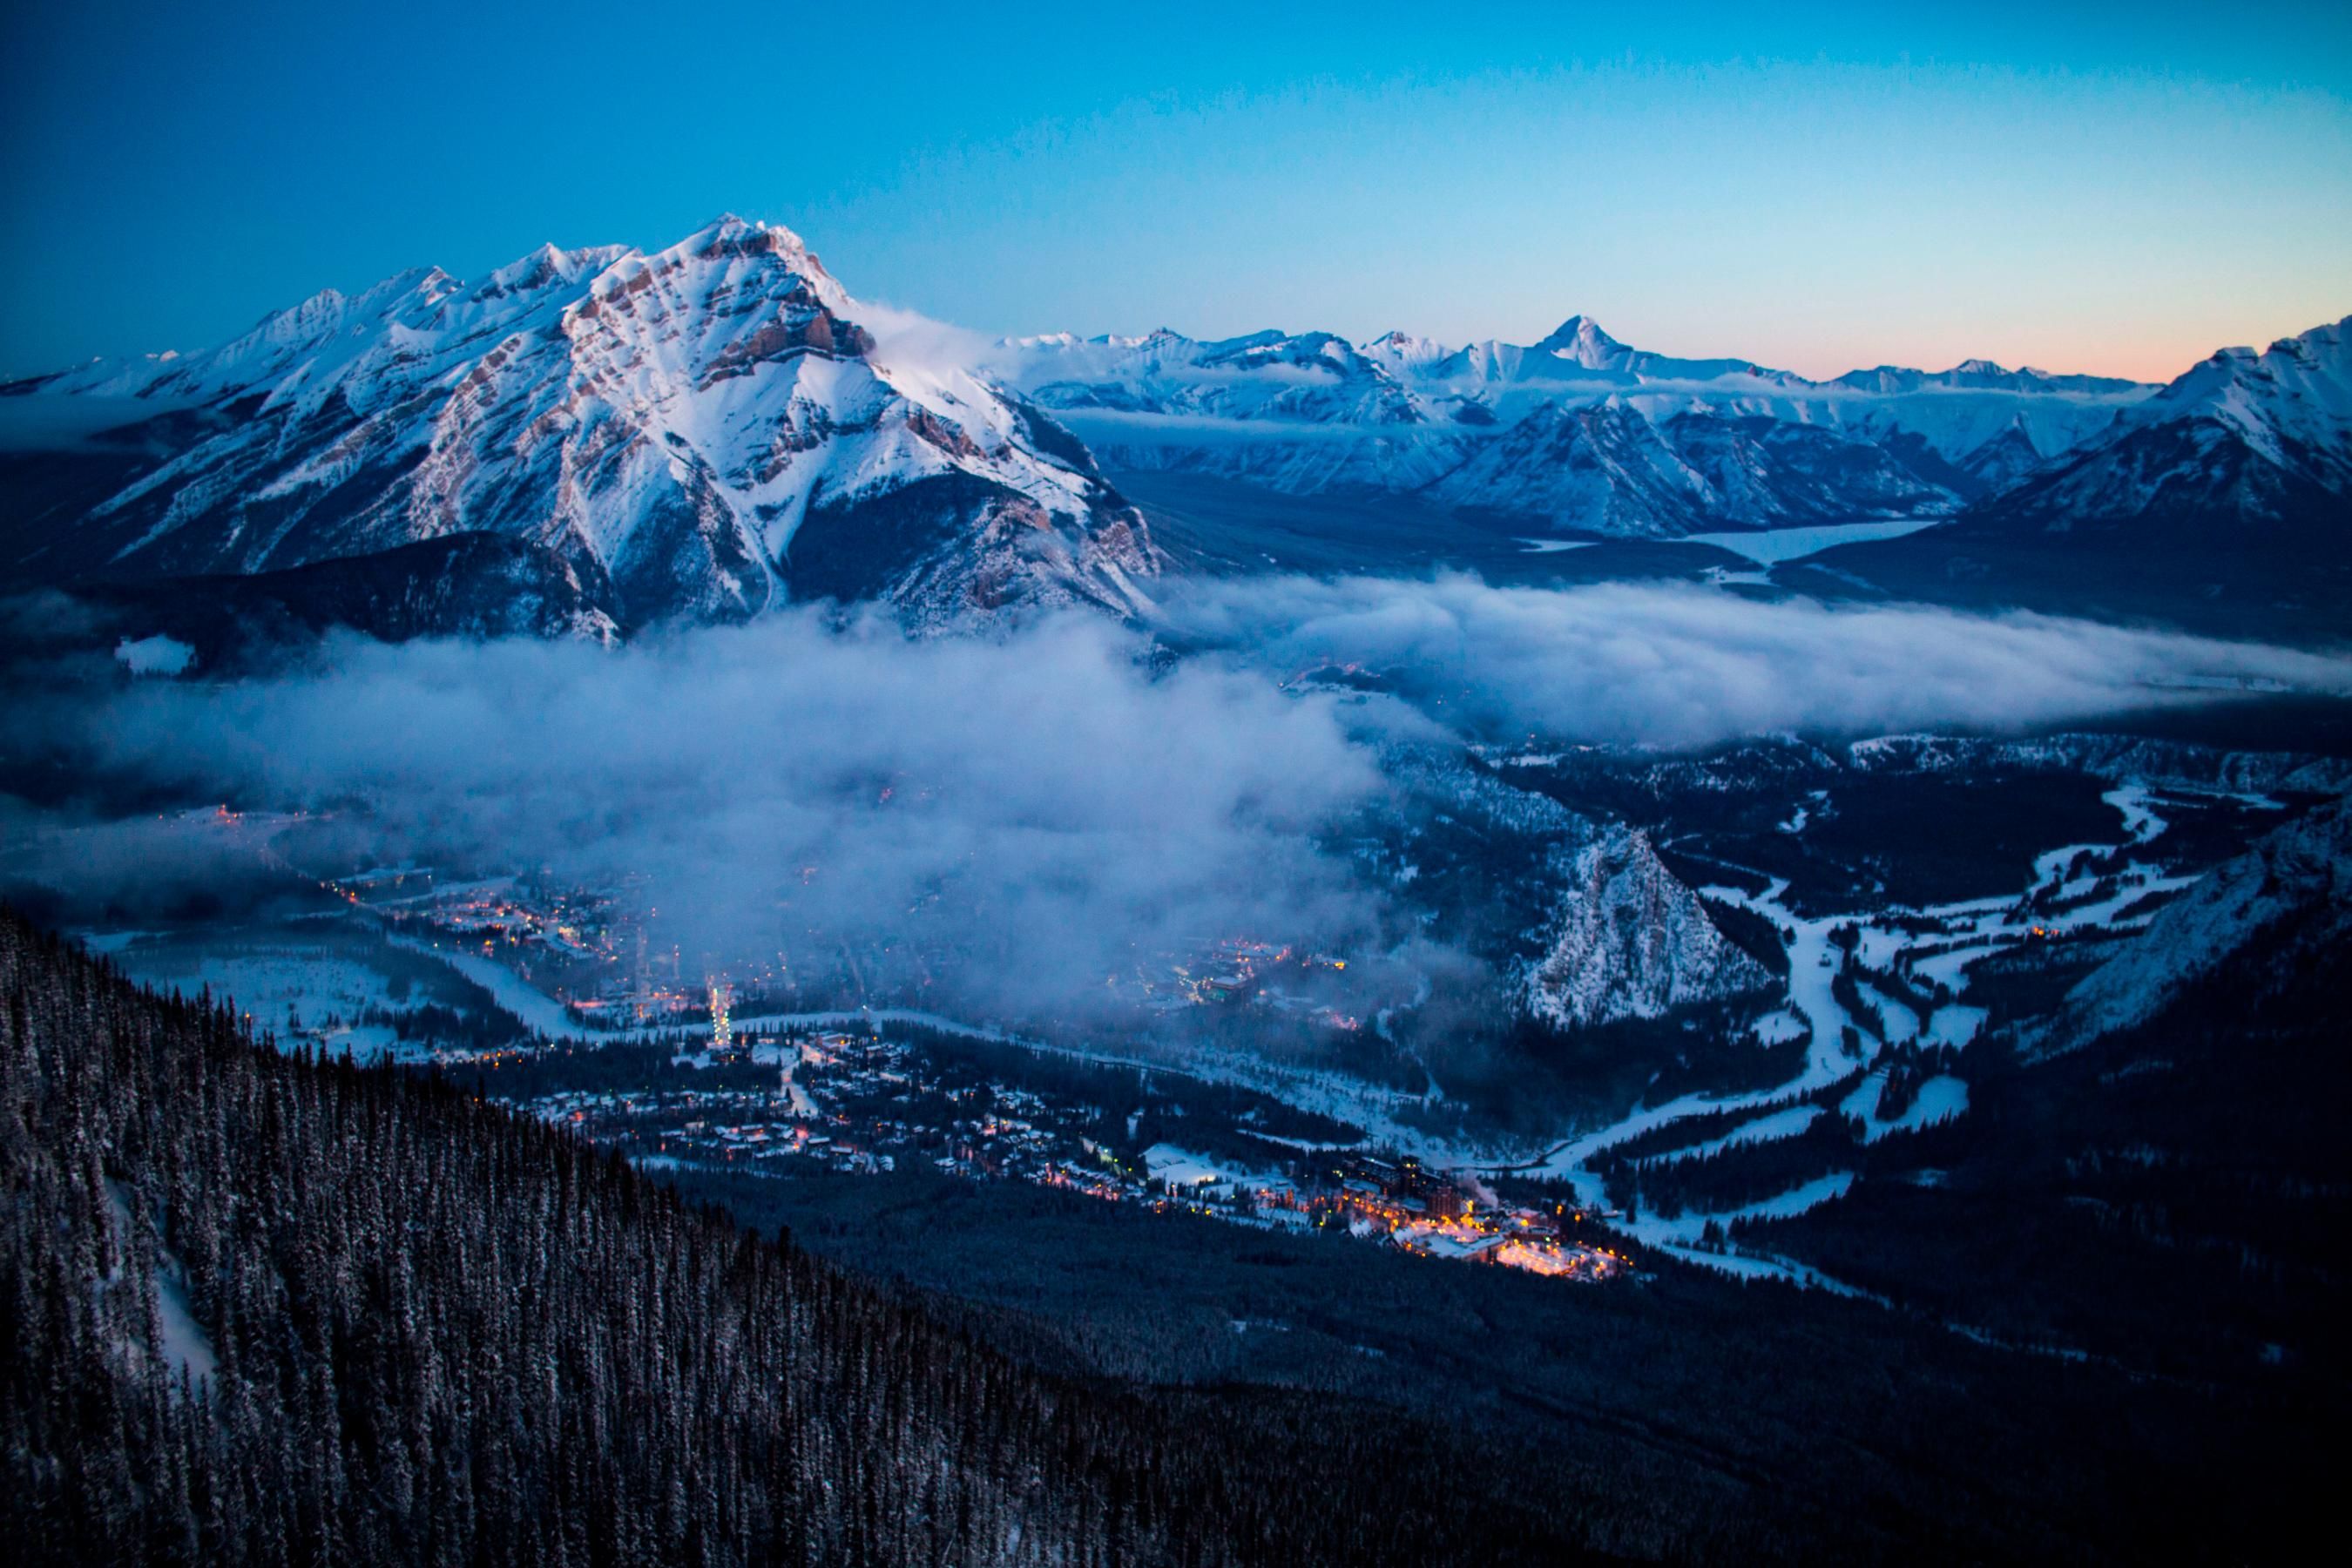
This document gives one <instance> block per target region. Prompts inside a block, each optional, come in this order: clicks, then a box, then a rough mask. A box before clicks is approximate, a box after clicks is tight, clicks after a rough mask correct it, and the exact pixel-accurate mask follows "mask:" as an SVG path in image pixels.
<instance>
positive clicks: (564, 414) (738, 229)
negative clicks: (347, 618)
mask: <svg viewBox="0 0 2352 1568" xmlns="http://www.w3.org/2000/svg"><path fill="white" fill-rule="evenodd" d="M869 315H870V312H868V311H867V310H866V308H864V307H862V306H861V305H860V304H859V303H858V302H857V301H856V300H854V299H852V298H851V297H850V296H849V294H848V293H847V292H846V291H845V289H842V287H841V286H840V284H839V283H837V282H836V281H835V279H833V278H832V276H831V275H830V274H829V273H827V272H826V271H825V269H824V266H823V265H822V264H821V263H820V262H819V261H818V259H817V258H816V257H815V256H814V254H813V253H812V252H811V251H810V250H809V249H808V248H807V247H806V246H804V245H803V243H802V242H801V240H800V239H799V238H798V237H796V236H794V235H793V234H792V233H791V232H789V231H788V230H785V229H782V228H779V227H773V226H766V225H761V224H752V223H747V222H744V221H743V220H741V219H739V218H734V217H725V218H721V219H719V220H718V221H717V222H714V223H712V224H710V225H709V226H706V227H705V228H703V229H701V230H700V231H698V232H697V233H696V234H693V235H691V236H689V237H687V238H686V239H684V240H682V241H680V242H679V243H678V244H677V245H674V246H671V247H668V248H667V249H665V250H661V251H656V252H655V253H653V254H651V255H646V254H641V253H639V252H637V251H635V250H629V249H625V248H618V247H599V248H591V249H583V250H572V251H563V250H557V249H555V248H553V247H546V248H542V249H541V250H540V251H538V252H536V253H534V254H533V255H531V256H529V257H526V258H523V259H521V260H520V261H518V262H515V263H513V264H512V265H510V266H509V267H505V268H500V269H499V270H498V271H496V272H494V273H492V274H490V275H489V276H488V278H485V279H481V280H480V281H478V282H476V283H472V284H467V283H463V282H460V281H458V280H457V279H453V278H451V277H449V276H448V275H447V274H446V273H443V272H441V271H439V270H438V269H430V270H426V271H422V272H413V273H404V274H402V275H400V276H398V277H395V278H392V279H387V280H385V281H384V282H383V283H381V284H379V285H377V286H376V287H375V288H373V289H369V290H367V291H366V292H365V293H362V294H361V295H358V296H356V297H351V298H346V297H344V296H342V295H341V294H338V293H335V292H333V291H329V292H326V293H322V294H320V295H318V296H316V297H315V298H313V299H311V300H306V301H304V302H303V303H302V304H300V305H299V306H296V307H294V308H293V309H291V310H282V311H279V312H278V313H276V314H274V315H272V316H270V317H268V319H267V320H265V321H262V322H261V323H260V324H259V325H258V326H257V327H256V328H255V329H254V330H253V331H251V332H249V333H247V334H246V335H245V336H244V337H242V338H240V339H238V340H236V342H231V343H228V344H225V345H223V346H222V347H220V348H217V349H215V350H212V351H210V352H209V353H201V354H195V355H192V356H186V357H175V356H170V355H165V356H161V357H156V358H150V359H146V360H142V361H139V362H135V363H121V362H99V363H93V364H89V365H86V366H83V367H81V368H79V369H77V370H75V371H72V372H69V373H67V374H63V375H59V376H53V377H49V378H47V379H45V380H43V381H41V382H38V383H33V384H18V385H16V386H15V387H11V388H9V389H8V390H9V391H10V392H11V393H15V394H17V395H23V396H26V397H28V398H31V399H37V400H41V401H42V402H44V403H47V402H50V401H51V400H79V404H80V405H81V406H83V407H87V408H89V409H91V410H94V411H112V412H115V413H119V414H120V415H121V423H120V425H119V426H117V427H116V428H115V429H114V430H113V431H111V432H110V433H109V434H108V435H107V436H106V437H103V438H102V439H100V440H99V441H96V442H85V443H80V444H79V446H80V448H81V449H80V450H79V451H76V452H72V453H65V454H48V455H42V454H35V455H30V456H28V455H26V454H24V453H21V452H20V453H14V454H11V455H10V457H9V464H10V473H9V474H8V476H7V477H8V479H9V480H10V482H11V484H12V487H13V488H17V489H26V490H30V489H41V487H43V486H46V487H47V489H46V490H44V491H43V493H44V495H45V497H46V501H47V504H46V505H45V507H44V509H43V514H42V516H41V518H40V519H39V520H38V526H37V528H27V527H26V526H24V522H25V519H23V518H22V517H20V518H19V519H17V520H15V521H16V522H17V523H18V524H19V526H17V527H16V528H15V529H13V530H12V531H11V532H10V534H9V535H8V536H0V563H5V569H6V570H7V571H8V573H9V574H11V575H13V576H14V577H15V578H16V580H18V581H20V582H22V581H26V580H35V581H46V582H59V581H66V580H69V579H72V578H75V577H78V576H86V575H91V574H109V575H126V574H135V575H144V576H154V575H165V574H170V575H182V574H223V573H226V574H247V573H257V572H265V571H271V570H278V569H284V568H289V567H296V566H301V565H307V564H310V563H317V562H320V561H325V560H331V559H336V558H342V557H351V556H362V555H368V554H372V553H374V552H381V551H385V550H390V549H394V548H397V547H400V546H403V545H408V544H414V543H416V542H420V541H425V540H430V539H436V538H442V537H446V536H449V535H454V534H457V533H466V532H475V533H490V534H496V535H499V536H502V537H505V538H508V539H510V540H514V541H518V542H522V543H526V544H529V545H531V546H534V547H536V548H539V549H543V550H546V551H548V552H552V553H553V554H554V555H555V556H557V557H559V558H560V559H562V561H564V562H566V563H569V564H570V565H571V566H572V568H574V569H575V570H576V572H577V573H578V574H579V576H580V577H581V579H582V580H583V582H587V583H590V584H593V585H594V589H595V593H596V594H597V595H599V604H598V607H599V608H600V609H602V610H604V612H606V613H609V614H610V615H611V616H613V618H614V620H615V621H617V622H619V623H622V624H624V625H626V626H637V625H644V624H647V623H650V622H655V621H661V620H670V619H683V620H697V621H707V620H728V619H740V618H741V617H743V616H750V615H753V614H756V613H758V612H760V611H761V610H762V609H765V608H769V607H771V606H772V605H777V604H781V603H782V602H783V601H784V600H785V599H787V598H792V597H800V598H805V597H812V596H817V595H822V594H826V593H834V592H844V593H859V594H864V593H867V592H873V593H880V594H884V595H889V594H892V593H894V592H897V591H898V590H900V589H901V588H905V587H907V586H908V585H910V584H911V585H913V586H914V587H915V588H916V590H918V591H917V592H916V598H917V600H918V608H919V610H920V611H921V612H922V613H924V614H926V615H933V616H936V615H945V614H951V613H957V612H960V611H962V610H965V609H970V608H977V607H986V606H991V605H1008V604H1013V603H1031V602H1044V603H1091V604H1096V605H1102V606H1105V607H1107V608H1110V609H1112V610H1115V611H1118V612H1122V613H1124V612H1127V611H1129V610H1132V609H1133V608H1134V607H1136V605H1138V604H1139V602H1140V595H1141V588H1140V584H1142V583H1143V582H1144V581H1146V580H1148V579H1149V578H1150V576H1152V575H1153V574H1155V573H1156V571H1157V569H1158V563H1159V556H1158V553H1157V552H1156V551H1155V550H1154V549H1153V547H1152V545H1151V543H1150V539H1149V537H1148V535H1147V533H1146V531H1145V530H1144V526H1143V523H1142V520H1141V519H1140V517H1139V516H1138V515H1137V514H1136V513H1134V512H1133V511H1132V510H1131V509H1129V508H1128V507H1127V506H1126V505H1125V503H1124V502H1123V501H1122V500H1120V499H1119V497H1118V495H1117V494H1116V493H1115V492H1114V491H1112V490H1111V489H1109V488H1108V486H1107V485H1106V484H1104V483H1103V481H1102V479H1101V478H1100V476H1099V475H1098V474H1097V472H1096V471H1095V469H1094V466H1093V463H1092V461H1091V459H1090V458H1088V457H1087V454H1086V452H1085V449H1084V447H1082V446H1079V445H1078V444H1077V443H1076V442H1074V441H1071V440H1070V439H1068V437H1066V434H1064V433H1063V432H1061V431H1059V430H1058V429H1056V428H1055V426H1054V425H1053V423H1052V421H1051V420H1050V419H1049V418H1048V417H1047V416H1045V415H1043V414H1042V413H1040V412H1039V411H1037V410H1035V409H1034V408H1031V407H1028V406H1025V405H1024V404H1023V403H1022V402H1021V400H1019V399H1018V398H1016V397H1014V396H1012V395H1007V394H1005V393H1003V392H1002V391H1001V390H1000V389H998V388H997V387H995V386H994V385H992V384H989V383H988V382H986V381H984V380H982V379H980V378H979V377H977V376H975V375H973V374H970V373H969V372H967V371H965V370H963V369H961V368H959V367H957V366H955V365H952V364H948V363H939V362H938V361H937V360H936V358H935V356H931V355H929V354H927V353H925V352H924V350H923V349H921V348H920V347H919V346H918V344H919V334H908V335H907V341H906V342H904V343H903V345H894V343H893V342H891V341H890V339H889V335H888V333H887V330H886V331H883V332H882V333H880V334H879V335H877V331H876V329H875V328H874V327H873V326H871V325H869V324H868V317H869ZM887 320H888V318H885V321H886V326H887ZM93 447H94V448H96V449H98V450H100V451H106V452H111V453H112V454H113V455H114V456H115V458H116V459H117V460H115V461H114V462H112V463H95V464H94V463H92V462H91V461H90V452H91V450H92V449H93ZM45 458H47V459H48V460H46V461H45ZM76 487H79V489H77V488H76Z"/></svg>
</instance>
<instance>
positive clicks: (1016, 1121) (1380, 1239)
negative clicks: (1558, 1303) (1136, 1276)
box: [530, 1016, 1629, 1280]
mask: <svg viewBox="0 0 2352 1568" xmlns="http://www.w3.org/2000/svg"><path fill="white" fill-rule="evenodd" d="M715 1023H716V1017H715V1016H714V1024H715ZM680 1059H681V1060H689V1059H690V1060H691V1062H692V1064H693V1065H694V1066H696V1067H698V1068H726V1069H730V1071H729V1072H727V1073H726V1074H725V1081H726V1082H727V1083H728V1085H729V1087H726V1088H723V1089H711V1090H702V1089H670V1090H652V1089H648V1090H632V1091H627V1092H614V1091H603V1092H596V1093H586V1092H567V1093H561V1094H553V1095H548V1096H545V1097H542V1098H541V1099H539V1100H534V1101H533V1102H532V1103H531V1106H530V1109H531V1110H533V1111H534V1112H535V1113H536V1114H539V1115H541V1116H543V1117H545V1118H547V1119H549V1120H551V1121H566V1122H569V1123H571V1124H572V1125H574V1126H577V1127H578V1128H580V1130H581V1131H583V1132H585V1133H587V1134H588V1135H590V1136H592V1137H594V1138H596V1139H598V1140H600V1141H602V1142H610V1143H614V1144H616V1145H618V1146H620V1147H621V1148H623V1149H624V1150H625V1151H626V1152H628V1153H629V1154H630V1155H631V1157H632V1158H635V1159H637V1160H639V1161H640V1162H643V1163H655V1164H698V1165H708V1166H716V1167H721V1168H726V1167H733V1168H739V1169H755V1170H756V1169H762V1168H768V1169H774V1170H776V1171H778V1173H782V1172H783V1171H784V1170H788V1169H795V1168H797V1169H800V1170H814V1169H823V1170H825V1171H830V1172H834V1173H841V1174H848V1175H858V1174H879V1173H886V1172H891V1171H896V1170H898V1169H900V1168H902V1167H904V1168H908V1169H914V1168H918V1167H921V1166H928V1167H929V1168H932V1169H935V1170H937V1171H939V1172H940V1173H944V1174H947V1175H950V1176H954V1177H959V1178H963V1179H968V1180H976V1181H1025V1182H1031V1183H1034V1184H1039V1185H1043V1186H1051V1187H1055V1188H1058V1189H1061V1190H1064V1191H1069V1192H1076V1193H1079V1194H1085V1195H1087V1196H1091V1197H1095V1198H1097V1199H1100V1200H1103V1201H1106V1202H1112V1203H1133V1204H1139V1205H1144V1206H1146V1207H1149V1208H1152V1209H1155V1210H1159V1211H1163V1212H1165V1211H1175V1210H1182V1211H1186V1212H1190V1213H1194V1214H1199V1215H1208V1216H1211V1217H1213V1218H1216V1219H1219V1220H1221V1221H1224V1222H1227V1223H1231V1224H1237V1225H1245V1226H1253V1227H1255V1228H1259V1229H1265V1230H1289V1231H1295V1232H1318V1233H1323V1234H1345V1235H1348V1236H1350V1237H1358V1238H1360V1239H1362V1240H1365V1241H1367V1242H1371V1243H1376V1244H1378V1245H1381V1246H1384V1247H1393V1248H1395V1249H1397V1250H1399V1251H1402V1252H1406V1253H1411V1254H1414V1255H1416V1256H1421V1257H1427V1258H1442V1259H1447V1260H1452V1261H1459V1262H1475V1263H1485V1264H1489V1265H1493V1266H1496V1267H1501V1268H1522V1269H1526V1270H1528V1271H1529V1272H1532V1273H1537V1274H1543V1275H1548V1276H1552V1277H1555V1278H1559V1279H1578V1280H1604V1279H1612V1278H1615V1277H1616V1276H1618V1275H1619V1274H1621V1273H1622V1272H1624V1271H1625V1270H1626V1268H1628V1267H1629V1261H1628V1259H1627V1258H1625V1257H1624V1256H1623V1255H1622V1253H1620V1252H1619V1251H1618V1250H1617V1247H1616V1243H1615V1240H1614V1238H1613V1237H1609V1236H1608V1235H1606V1234H1605V1233H1603V1232H1601V1229H1600V1227H1599V1226H1598V1225H1597V1224H1588V1222H1587V1217H1586V1215H1584V1214H1583V1213H1582V1212H1580V1211H1578V1210H1574V1209H1571V1208H1570V1207H1569V1206H1568V1205H1552V1206H1551V1207H1549V1208H1548V1209H1547V1208H1538V1207H1525V1206H1511V1205H1503V1204H1500V1203H1498V1202H1496V1200H1495V1199H1494V1198H1493V1196H1492V1195H1491V1194H1486V1192H1485V1190H1484V1189H1483V1188H1481V1187H1479V1186H1477V1185H1476V1184H1475V1182H1468V1181H1465V1180H1462V1179H1459V1178H1456V1177H1454V1176H1452V1175H1450V1174H1447V1173H1440V1172H1435V1171H1432V1170H1430V1169H1428V1168H1426V1167H1425V1166H1423V1164H1422V1163H1421V1162H1420V1161H1419V1160H1417V1159H1416V1158H1414V1157H1413V1156H1412V1155H1410V1154H1405V1155H1401V1156H1395V1157H1383V1156H1381V1155H1379V1154H1375V1153H1371V1152H1363V1151H1351V1150H1337V1149H1325V1150H1319V1151H1309V1152H1297V1151H1294V1150H1289V1149H1286V1148H1284V1147H1282V1146H1280V1145H1277V1144H1273V1143H1265V1152H1266V1153H1267V1155H1268V1158H1267V1159H1265V1160H1263V1161H1260V1162H1258V1164H1260V1165H1263V1166H1266V1167H1269V1168H1264V1169H1254V1168H1251V1165H1250V1163H1248V1162H1243V1163H1234V1162H1232V1161H1229V1160H1219V1159H1216V1158H1213V1157H1210V1156H1204V1155H1200V1154H1195V1153H1192V1152H1188V1151H1186V1150H1184V1149H1182V1148H1179V1147H1176V1146H1174V1145H1171V1144H1168V1143H1164V1142H1163V1143H1156V1144H1153V1145H1151V1146H1150V1147H1149V1148H1146V1149H1142V1150H1136V1149H1135V1148H1134V1147H1133V1137H1134V1133H1135V1130H1136V1128H1137V1126H1138V1123H1139V1120H1140V1118H1141V1117H1142V1115H1143V1111H1142V1110H1129V1109H1127V1108H1125V1107H1108V1108H1107V1107H1105V1106H1102V1105H1098V1104H1087V1103H1083V1102H1081V1101H1080V1100H1076V1099H1075V1098H1065V1097H1062V1096H1057V1095H1050V1094H1045V1093H1040V1092H1037V1091H1035V1090H1034V1089H1026V1088H1022V1087H1017V1086H1014V1085H1010V1084H1005V1083H1001V1082H996V1081H993V1080H992V1079H990V1078H988V1077H986V1076H985V1075H982V1074H980V1073H977V1072H975V1071H974V1070H972V1069H971V1067H970V1065H969V1064H965V1065H963V1066H961V1067H958V1068H942V1067H941V1066H940V1064H939V1063H938V1062H937V1061H935V1060H934V1059H932V1058H931V1057H930V1056H929V1054H928V1053H927V1052H926V1051H924V1050H923V1049H921V1048H919V1047H916V1046H914V1045H912V1044H910V1043H908V1042H907V1041H903V1040H898V1039H893V1038H890V1037H887V1036H885V1035H882V1034H872V1033H862V1032H856V1031H838V1030H836V1031H831V1032H819V1033H811V1034H800V1035H793V1036H776V1035H751V1034H745V1033H742V1032H740V1031H731V1030H729V1029H726V1028H723V1027H719V1028H715V1029H714V1034H713V1037H712V1038H711V1040H710V1043H709V1046H708V1047H705V1048H703V1049H700V1050H698V1051H696V1052H693V1053H691V1056H690V1058H680ZM746 1068H751V1069H756V1070H757V1071H758V1072H759V1073H760V1075H761V1077H760V1079H759V1080H758V1081H756V1082H755V1083H751V1084H747V1083H746V1082H745V1078H746V1074H745V1072H744V1070H743V1069H746ZM771 1073H772V1075H773V1076H772V1078H770V1077H768V1076H767V1075H769V1074H771ZM694 1076H700V1075H699V1074H696V1075H694ZM713 1076H714V1078H716V1077H718V1076H719V1075H717V1074H714V1075H713ZM1203 1131H1204V1132H1208V1133H1209V1134H1210V1135H1209V1137H1208V1138H1207V1140H1206V1141H1208V1142H1217V1143H1222V1144H1224V1145H1226V1146H1229V1147H1247V1146H1251V1143H1252V1142H1253V1141H1251V1140H1250V1139H1249V1138H1248V1137H1247V1133H1246V1130H1245V1129H1238V1128H1227V1129H1219V1130H1211V1129H1205V1128H1204V1129H1203ZM1294 1155H1295V1157H1292V1156H1294Z"/></svg>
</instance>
